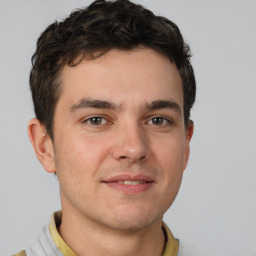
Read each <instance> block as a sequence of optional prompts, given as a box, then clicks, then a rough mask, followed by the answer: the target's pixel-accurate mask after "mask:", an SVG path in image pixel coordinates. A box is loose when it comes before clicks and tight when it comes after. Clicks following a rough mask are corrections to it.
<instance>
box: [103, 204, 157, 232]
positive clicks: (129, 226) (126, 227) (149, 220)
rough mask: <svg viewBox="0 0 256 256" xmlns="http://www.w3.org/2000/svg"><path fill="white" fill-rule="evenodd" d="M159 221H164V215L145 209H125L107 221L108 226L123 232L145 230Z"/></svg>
mask: <svg viewBox="0 0 256 256" xmlns="http://www.w3.org/2000/svg"><path fill="white" fill-rule="evenodd" d="M157 221H160V222H161V221H162V214H160V213H156V212H152V211H147V210H145V209H132V210H131V209H126V210H125V209H123V210H122V211H119V212H118V213H115V214H113V215H112V216H111V218H110V219H109V220H106V222H108V226H112V228H114V229H119V230H123V231H136V230H141V229H145V228H147V227H149V226H151V225H152V224H153V223H155V222H157Z"/></svg>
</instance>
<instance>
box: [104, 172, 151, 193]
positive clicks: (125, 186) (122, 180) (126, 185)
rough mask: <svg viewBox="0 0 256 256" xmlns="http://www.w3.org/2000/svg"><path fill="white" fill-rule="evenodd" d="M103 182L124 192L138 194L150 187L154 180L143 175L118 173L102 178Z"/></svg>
mask: <svg viewBox="0 0 256 256" xmlns="http://www.w3.org/2000/svg"><path fill="white" fill-rule="evenodd" d="M103 183H105V184H106V185H107V186H108V187H110V188H112V189H115V190H118V191H120V192H123V193H126V194H138V193H142V192H144V191H146V190H148V189H149V188H151V187H152V185H153V184H154V180H153V179H152V178H151V177H149V176H145V175H137V176H130V175H118V176H115V177H112V178H110V179H107V180H104V181H103Z"/></svg>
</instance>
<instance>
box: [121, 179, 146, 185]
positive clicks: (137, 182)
mask: <svg viewBox="0 0 256 256" xmlns="http://www.w3.org/2000/svg"><path fill="white" fill-rule="evenodd" d="M118 183H119V184H124V185H139V184H145V183H147V182H146V181H144V180H119V181H118Z"/></svg>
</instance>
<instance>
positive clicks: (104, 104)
mask: <svg viewBox="0 0 256 256" xmlns="http://www.w3.org/2000/svg"><path fill="white" fill-rule="evenodd" d="M81 108H98V109H112V110H117V111H118V110H120V108H121V106H118V105H116V104H114V103H111V102H109V101H105V100H90V99H81V100H80V101H79V102H78V103H76V104H74V105H72V106H71V108H70V112H71V113H73V112H75V111H76V110H78V109H81Z"/></svg>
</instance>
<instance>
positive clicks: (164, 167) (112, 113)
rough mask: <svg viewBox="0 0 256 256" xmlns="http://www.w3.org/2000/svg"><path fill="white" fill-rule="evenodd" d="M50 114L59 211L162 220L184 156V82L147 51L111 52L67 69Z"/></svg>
mask: <svg viewBox="0 0 256 256" xmlns="http://www.w3.org/2000/svg"><path fill="white" fill-rule="evenodd" d="M60 81H61V87H62V92H61V96H60V99H59V101H58V103H57V106H56V111H55V119H54V129H53V132H54V158H53V161H54V167H55V168H56V172H57V175H58V178H59V182H60V193H61V201H62V207H63V212H65V211H66V212H69V213H71V214H75V215H77V216H78V215H79V216H80V217H81V216H82V217H83V218H84V219H86V220H87V221H92V222H93V223H97V224H99V225H104V226H105V227H111V228H115V229H123V230H127V229H130V230H132V229H140V228H143V227H147V226H149V225H151V224H153V223H154V222H156V221H161V218H162V216H163V214H164V212H165V211H166V210H167V209H168V208H169V207H170V205H171V204H172V202H173V200H174V198H175V196H176V194H177V192H178V189H179V186H180V183H181V179H182V174H183V170H184V168H185V167H186V164H187V159H188V154H189V140H190V137H191V135H189V134H190V133H189V132H188V130H189V129H190V130H191V129H192V128H191V127H189V128H188V130H186V129H185V127H184V120H183V92H182V82H181V78H180V76H179V73H178V71H177V68H176V66H175V65H173V64H172V63H171V62H170V61H169V60H168V59H167V58H166V57H164V56H162V55H160V54H159V53H157V52H155V51H153V50H149V49H136V50H133V51H121V50H111V51H109V52H108V53H106V54H105V55H103V56H102V57H99V58H97V59H95V60H83V61H82V62H81V63H80V64H79V65H77V66H75V67H68V66H66V67H65V68H64V70H63V71H62V73H61V76H60Z"/></svg>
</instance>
